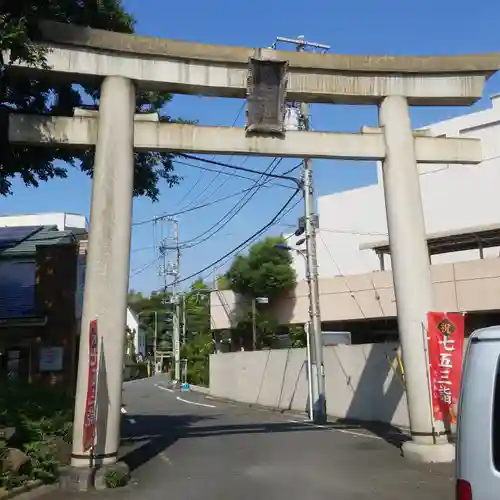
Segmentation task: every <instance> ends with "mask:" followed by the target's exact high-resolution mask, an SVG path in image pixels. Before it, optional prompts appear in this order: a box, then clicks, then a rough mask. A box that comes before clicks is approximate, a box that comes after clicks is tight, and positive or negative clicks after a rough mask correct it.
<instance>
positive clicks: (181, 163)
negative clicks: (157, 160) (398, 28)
mask: <svg viewBox="0 0 500 500" xmlns="http://www.w3.org/2000/svg"><path fill="white" fill-rule="evenodd" d="M205 161H207V162H209V161H210V160H205ZM173 162H174V163H178V164H179V165H186V166H187V167H192V168H198V169H200V170H206V171H207V172H217V170H212V169H211V168H207V167H202V166H200V165H195V164H194V163H187V162H185V161H180V160H174V161H173ZM234 168H238V167H237V166H236V165H235V166H234ZM221 174H222V175H228V176H230V177H237V178H239V179H245V180H247V181H252V182H255V178H254V177H249V176H247V175H241V174H235V173H234V172H221ZM261 174H262V172H261ZM274 185H275V186H278V187H284V188H287V189H293V187H292V186H287V185H286V184H278V183H275V184H274Z"/></svg>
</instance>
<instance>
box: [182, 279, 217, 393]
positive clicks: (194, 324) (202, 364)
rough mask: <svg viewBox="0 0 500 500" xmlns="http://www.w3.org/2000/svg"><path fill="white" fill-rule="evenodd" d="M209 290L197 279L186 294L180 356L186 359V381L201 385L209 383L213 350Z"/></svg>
mask: <svg viewBox="0 0 500 500" xmlns="http://www.w3.org/2000/svg"><path fill="white" fill-rule="evenodd" d="M209 291H210V288H209V287H208V286H207V285H206V284H205V283H204V282H203V280H201V279H198V280H196V281H195V282H194V283H193V284H192V285H191V288H190V290H189V292H188V293H187V295H186V298H185V305H186V315H185V316H186V342H185V344H184V345H183V346H182V349H181V357H183V358H184V359H187V366H188V373H187V376H188V382H189V383H191V384H197V385H203V386H208V383H209V372H210V354H212V352H213V342H212V332H211V329H210V294H209Z"/></svg>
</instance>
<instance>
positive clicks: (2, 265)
mask: <svg viewBox="0 0 500 500" xmlns="http://www.w3.org/2000/svg"><path fill="white" fill-rule="evenodd" d="M35 283H36V264H35V262H34V261H21V262H12V261H10V260H9V261H4V262H0V318H21V317H24V316H32V315H33V314H34V313H35Z"/></svg>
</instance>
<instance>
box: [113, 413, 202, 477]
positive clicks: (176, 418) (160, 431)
mask: <svg viewBox="0 0 500 500" xmlns="http://www.w3.org/2000/svg"><path fill="white" fill-rule="evenodd" d="M208 418H210V417H208V416H205V417H202V416H199V415H137V416H134V417H133V419H134V420H135V424H134V425H131V424H130V423H127V422H124V425H123V429H122V440H121V446H122V450H124V454H123V455H122V460H123V461H124V462H125V463H126V464H127V465H128V466H129V467H130V470H135V469H137V468H138V467H140V466H141V465H143V464H145V463H146V462H149V460H151V459H152V458H154V457H155V456H156V455H158V454H160V453H161V452H162V451H164V450H166V449H167V448H168V447H169V446H172V444H174V443H175V442H176V441H177V440H178V439H180V438H182V437H184V436H186V433H187V429H188V427H189V426H190V425H192V424H194V423H196V422H199V421H200V420H205V419H208ZM140 442H143V443H142V444H140V445H139V446H138V447H135V448H133V449H132V450H131V451H128V449H130V448H131V447H133V446H134V445H135V444H137V443H140Z"/></svg>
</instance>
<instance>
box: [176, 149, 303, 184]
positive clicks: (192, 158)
mask: <svg viewBox="0 0 500 500" xmlns="http://www.w3.org/2000/svg"><path fill="white" fill-rule="evenodd" d="M179 156H183V157H184V158H188V159H189V160H197V161H204V162H205V163H211V164H212V165H218V166H221V167H227V168H232V169H234V170H240V171H241V172H249V173H251V174H257V175H262V174H263V173H264V172H262V170H254V169H253V168H247V167H241V166H237V165H231V164H230V163H223V162H220V161H214V160H208V159H206V158H200V157H199V156H194V155H190V154H185V153H180V154H179ZM268 176H269V177H273V178H275V179H285V180H288V181H292V182H293V183H294V184H295V185H296V186H299V187H300V186H301V182H300V180H299V179H297V178H295V177H290V176H288V175H281V174H273V175H269V174H268Z"/></svg>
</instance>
